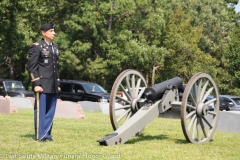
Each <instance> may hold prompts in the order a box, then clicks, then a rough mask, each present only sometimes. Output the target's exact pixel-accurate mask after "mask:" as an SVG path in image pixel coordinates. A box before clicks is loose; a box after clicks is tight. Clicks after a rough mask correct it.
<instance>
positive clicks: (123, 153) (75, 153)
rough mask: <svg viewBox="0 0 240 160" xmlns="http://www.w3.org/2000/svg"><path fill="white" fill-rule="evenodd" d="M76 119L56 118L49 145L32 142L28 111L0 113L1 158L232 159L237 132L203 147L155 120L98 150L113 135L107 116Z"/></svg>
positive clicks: (237, 148)
mask: <svg viewBox="0 0 240 160" xmlns="http://www.w3.org/2000/svg"><path fill="white" fill-rule="evenodd" d="M85 115H86V118H85V119H81V120H76V119H63V118H55V119H54V126H53V131H52V136H53V139H54V141H53V142H36V141H35V140H34V129H33V110H32V109H18V113H16V114H0V123H1V125H0V143H1V145H0V159H44V158H45V159H126V160H134V159H136V160H142V159H146V160H150V159H153V160H155V159H158V160H175V159H176V160H185V159H189V160H198V159H199V160H200V159H201V160H202V159H204V160H235V159H236V160H237V159H240V133H228V132H220V131H216V132H215V134H214V136H213V138H212V140H211V141H210V142H208V143H205V144H201V145H195V144H190V143H187V141H186V140H185V137H184V135H183V133H182V128H181V124H180V119H167V118H155V119H154V120H153V121H152V122H151V123H150V124H148V125H147V126H146V127H145V129H144V131H143V134H142V135H140V136H139V137H133V138H132V139H130V140H129V141H127V142H126V143H125V144H122V145H114V146H100V145H99V143H98V142H97V140H98V139H100V138H103V137H105V136H106V135H108V134H110V133H112V132H113V130H112V127H111V124H110V119H109V116H108V115H104V114H102V113H100V112H93V111H92V112H90V111H85Z"/></svg>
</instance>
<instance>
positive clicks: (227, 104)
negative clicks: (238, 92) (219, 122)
mask: <svg viewBox="0 0 240 160" xmlns="http://www.w3.org/2000/svg"><path fill="white" fill-rule="evenodd" d="M219 97H220V110H221V111H224V110H225V111H240V97H239V96H232V95H220V96H219Z"/></svg>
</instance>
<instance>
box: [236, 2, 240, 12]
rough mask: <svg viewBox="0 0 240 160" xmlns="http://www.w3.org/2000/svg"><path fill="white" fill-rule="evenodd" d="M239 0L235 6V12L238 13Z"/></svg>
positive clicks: (239, 7) (239, 8)
mask: <svg viewBox="0 0 240 160" xmlns="http://www.w3.org/2000/svg"><path fill="white" fill-rule="evenodd" d="M239 1H240V0H238V4H237V5H236V6H235V11H236V12H240V2H239Z"/></svg>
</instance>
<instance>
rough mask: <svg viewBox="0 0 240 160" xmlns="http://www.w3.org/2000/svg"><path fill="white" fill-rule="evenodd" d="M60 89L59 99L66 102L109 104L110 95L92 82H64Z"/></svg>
mask: <svg viewBox="0 0 240 160" xmlns="http://www.w3.org/2000/svg"><path fill="white" fill-rule="evenodd" d="M60 87H61V91H60V92H59V98H60V99H61V100H65V101H73V102H78V101H92V102H109V99H110V94H109V93H107V91H106V90H105V89H104V88H103V87H101V86H100V85H99V84H96V83H92V82H86V81H80V80H62V81H60Z"/></svg>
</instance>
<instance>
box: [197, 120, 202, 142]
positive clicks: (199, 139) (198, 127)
mask: <svg viewBox="0 0 240 160" xmlns="http://www.w3.org/2000/svg"><path fill="white" fill-rule="evenodd" d="M197 138H198V142H200V141H201V129H200V124H199V118H197Z"/></svg>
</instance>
